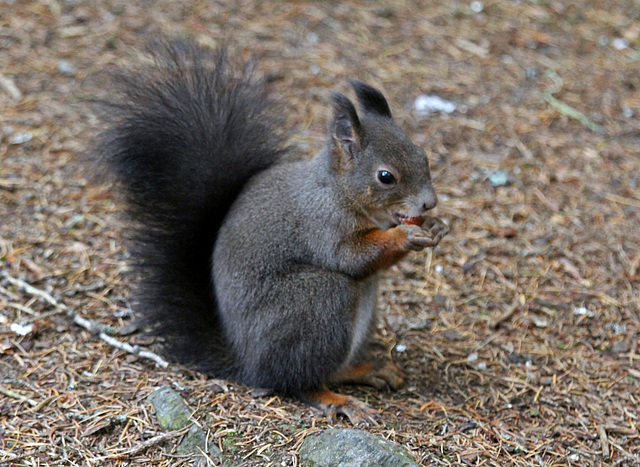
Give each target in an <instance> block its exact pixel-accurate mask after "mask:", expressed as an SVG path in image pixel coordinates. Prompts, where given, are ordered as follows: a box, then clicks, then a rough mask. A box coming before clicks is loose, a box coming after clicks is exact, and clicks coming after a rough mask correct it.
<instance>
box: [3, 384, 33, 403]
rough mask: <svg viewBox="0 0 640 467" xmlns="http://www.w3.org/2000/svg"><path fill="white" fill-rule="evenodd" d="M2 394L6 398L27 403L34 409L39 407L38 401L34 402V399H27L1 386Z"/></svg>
mask: <svg viewBox="0 0 640 467" xmlns="http://www.w3.org/2000/svg"><path fill="white" fill-rule="evenodd" d="M0 393H2V394H4V395H5V396H9V397H13V398H14V399H18V400H20V401H22V402H26V403H27V404H29V405H30V406H32V407H35V406H36V405H38V403H37V402H36V401H34V400H33V399H29V398H28V397H25V396H23V395H21V394H18V393H17V392H13V391H11V390H9V389H7V388H5V387H4V386H0Z"/></svg>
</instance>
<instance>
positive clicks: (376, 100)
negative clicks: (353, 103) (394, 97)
mask: <svg viewBox="0 0 640 467" xmlns="http://www.w3.org/2000/svg"><path fill="white" fill-rule="evenodd" d="M349 84H350V85H351V87H353V90H354V91H355V92H356V96H357V97H358V102H359V103H360V108H361V109H362V111H363V112H366V113H373V114H377V115H380V116H382V117H388V118H393V117H392V116H391V109H390V108H389V104H387V99H385V97H384V95H383V94H382V93H381V92H380V91H378V90H377V89H376V88H374V87H373V86H369V85H368V84H367V83H363V82H362V81H358V80H357V79H350V80H349Z"/></svg>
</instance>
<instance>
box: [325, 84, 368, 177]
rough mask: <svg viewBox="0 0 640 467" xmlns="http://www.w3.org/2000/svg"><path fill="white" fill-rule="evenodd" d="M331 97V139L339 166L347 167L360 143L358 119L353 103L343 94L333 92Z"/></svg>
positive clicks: (360, 133) (360, 135) (360, 134)
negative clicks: (335, 149)
mask: <svg viewBox="0 0 640 467" xmlns="http://www.w3.org/2000/svg"><path fill="white" fill-rule="evenodd" d="M331 97H332V99H333V122H332V124H331V137H332V138H333V141H334V142H335V144H336V146H337V149H338V152H339V158H340V163H341V165H343V166H345V165H347V166H348V165H349V163H350V161H352V160H353V158H354V157H355V156H356V152H357V151H358V149H359V148H360V145H361V143H362V132H361V127H360V119H359V118H358V114H357V113H356V108H355V107H354V106H353V103H352V102H351V101H350V100H349V99H348V98H347V97H346V96H345V95H344V94H340V93H338V92H334V93H333V94H332V96H331Z"/></svg>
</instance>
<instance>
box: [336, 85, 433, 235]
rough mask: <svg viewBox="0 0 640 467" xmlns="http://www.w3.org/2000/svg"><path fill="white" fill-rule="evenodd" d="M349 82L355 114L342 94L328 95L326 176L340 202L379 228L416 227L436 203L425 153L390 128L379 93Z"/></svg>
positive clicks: (391, 122)
mask: <svg viewBox="0 0 640 467" xmlns="http://www.w3.org/2000/svg"><path fill="white" fill-rule="evenodd" d="M349 82H350V84H351V86H352V87H353V89H354V90H355V92H356V97H357V98H358V104H359V107H360V115H358V113H357V112H356V109H355V107H354V105H353V104H352V102H351V101H350V100H349V99H348V98H347V97H346V96H344V95H343V94H340V93H334V94H333V104H334V114H333V120H332V123H331V141H330V143H329V157H330V159H331V170H332V174H333V176H334V177H335V180H336V182H337V184H338V185H339V187H340V189H341V190H342V193H343V194H344V195H345V197H344V199H349V200H350V204H351V206H352V207H353V208H355V209H356V210H357V211H359V212H361V213H362V214H364V215H365V216H366V217H367V218H368V219H369V220H371V221H372V222H373V223H374V224H375V225H376V226H378V227H379V228H382V229H387V228H390V227H393V226H395V225H398V224H401V223H413V224H421V223H422V219H423V216H424V215H425V213H426V212H427V211H428V210H430V209H433V208H434V207H435V206H436V204H437V202H438V198H437V196H436V193H435V191H434V189H433V184H432V183H431V172H430V171H429V161H428V160H427V155H426V154H425V152H424V151H423V150H422V149H420V148H419V147H417V146H416V145H415V144H413V142H412V141H411V139H410V138H409V136H407V134H406V133H405V132H404V131H402V130H401V129H400V127H398V125H396V123H395V122H394V120H393V117H392V116H391V110H390V109H389V105H388V104H387V101H386V99H385V97H384V96H383V95H382V93H381V92H380V91H378V90H377V89H375V88H373V87H371V86H369V85H368V84H365V83H363V82H361V81H356V80H351V81H349ZM347 197H348V198H347Z"/></svg>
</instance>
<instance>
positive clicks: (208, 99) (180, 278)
mask: <svg viewBox="0 0 640 467" xmlns="http://www.w3.org/2000/svg"><path fill="white" fill-rule="evenodd" d="M151 54H152V56H153V58H154V63H153V64H151V65H148V66H145V67H144V68H143V69H141V70H138V71H137V72H135V71H134V72H126V71H123V72H120V73H119V74H118V75H117V76H116V79H115V83H116V85H117V86H116V88H117V92H115V93H114V94H113V95H112V96H111V97H110V98H109V100H108V101H107V102H106V103H105V104H106V105H105V110H106V111H105V112H104V118H105V120H106V129H104V131H102V133H100V135H99V137H98V138H97V140H96V146H95V151H94V155H95V156H96V158H97V162H98V163H99V164H101V165H102V166H104V167H107V168H108V169H109V170H110V172H111V173H112V174H113V175H114V177H115V180H116V182H117V185H119V187H120V190H121V192H122V193H123V194H124V197H125V201H126V212H127V213H128V217H129V219H130V221H131V227H130V229H129V232H130V234H131V235H130V237H131V242H130V251H131V261H132V263H133V266H134V270H135V272H136V276H137V278H138V282H137V284H136V286H135V288H134V289H133V292H132V295H133V307H134V309H135V311H136V312H137V313H140V315H141V317H142V320H143V321H144V322H145V323H146V324H147V325H149V327H150V329H151V330H152V331H153V333H155V334H156V335H159V336H162V338H163V342H164V343H163V346H164V354H165V355H166V356H167V358H169V359H171V360H173V361H176V362H179V363H181V364H184V365H186V366H188V367H190V368H193V369H196V370H199V371H202V372H204V373H207V374H209V375H213V376H215V377H218V378H226V379H231V380H235V381H239V382H242V383H244V384H247V385H250V386H253V387H257V388H269V389H272V390H275V391H278V392H280V393H283V394H288V395H291V396H293V397H297V398H299V399H301V400H302V401H305V402H307V403H309V404H311V405H313V406H315V407H317V408H319V409H321V410H322V411H323V412H324V413H325V414H326V416H327V418H328V419H329V420H333V419H334V418H335V417H336V416H337V415H338V414H342V415H345V416H347V417H348V418H349V419H350V421H351V422H352V423H354V424H357V423H359V422H362V421H371V420H373V419H374V416H375V411H374V410H373V409H371V408H370V407H368V406H367V405H366V404H364V403H362V402H360V401H358V400H356V399H355V398H353V397H349V396H345V395H341V394H338V393H335V392H332V391H331V390H330V389H329V385H333V384H338V383H341V382H355V383H362V384H371V385H373V386H375V387H379V388H382V387H391V388H397V387H399V386H400V385H401V384H402V382H403V378H404V375H403V372H402V370H401V369H400V368H399V367H398V366H397V365H395V364H394V363H392V362H385V363H381V362H376V361H373V360H370V359H368V358H367V356H366V355H365V353H366V352H365V350H366V348H367V344H368V341H369V338H370V335H371V334H372V331H373V329H374V327H375V314H376V311H375V308H376V294H377V277H378V272H379V271H381V270H384V269H386V268H388V267H390V266H391V265H393V264H394V263H396V262H397V261H399V260H400V259H401V258H403V257H404V256H405V255H406V254H407V253H408V252H409V251H412V250H414V251H416V250H422V249H424V248H427V247H434V246H436V245H437V244H438V242H439V241H440V240H441V239H442V237H443V236H444V235H445V234H446V233H447V231H448V228H447V227H446V225H445V224H444V223H443V222H442V221H440V220H438V219H436V218H433V217H426V213H427V211H428V210H430V209H432V208H434V207H435V206H436V203H437V197H436V193H435V191H434V188H433V185H432V182H431V174H430V170H429V163H428V160H427V156H426V154H425V152H424V151H423V150H422V149H420V148H418V147H417V146H416V145H415V144H413V142H412V141H411V139H410V138H409V137H408V136H407V134H406V133H405V132H404V131H402V130H401V129H400V128H399V127H398V126H397V125H396V123H395V122H394V120H393V118H392V115H391V111H390V109H389V105H388V104H387V101H386V99H385V98H384V96H383V95H382V93H380V91H378V90H377V89H375V88H373V87H371V86H369V85H367V84H365V83H363V82H360V81H355V80H352V81H350V84H351V86H352V87H353V89H354V91H355V95H356V97H357V102H358V104H359V112H357V111H356V109H355V107H354V105H353V104H352V102H351V101H350V100H349V99H348V98H347V97H345V96H344V95H343V94H340V93H334V94H333V95H332V102H333V117H332V120H331V123H330V128H329V135H328V138H327V143H326V145H325V146H324V149H322V150H321V151H320V152H319V153H318V154H317V155H316V156H315V157H313V158H310V159H304V160H301V159H300V158H297V159H296V158H294V157H290V155H289V153H290V149H289V148H288V147H287V146H286V144H285V135H284V133H283V131H282V127H283V124H282V118H281V117H280V116H281V115H282V112H281V110H280V108H279V106H278V104H277V103H276V102H275V101H274V100H273V99H272V97H270V95H269V93H268V91H267V86H266V84H265V83H264V82H263V81H260V80H256V79H254V78H253V77H252V73H251V71H250V70H249V67H247V66H246V65H245V66H238V65H234V64H233V61H232V60H231V59H230V58H229V57H228V53H227V52H226V51H225V50H224V49H219V50H212V49H209V48H206V47H203V46H200V45H198V44H197V43H196V42H194V41H190V40H179V41H161V42H158V43H156V44H155V45H154V46H152V47H151Z"/></svg>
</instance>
